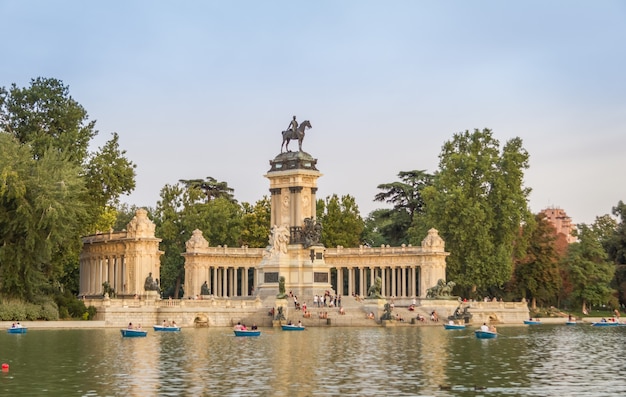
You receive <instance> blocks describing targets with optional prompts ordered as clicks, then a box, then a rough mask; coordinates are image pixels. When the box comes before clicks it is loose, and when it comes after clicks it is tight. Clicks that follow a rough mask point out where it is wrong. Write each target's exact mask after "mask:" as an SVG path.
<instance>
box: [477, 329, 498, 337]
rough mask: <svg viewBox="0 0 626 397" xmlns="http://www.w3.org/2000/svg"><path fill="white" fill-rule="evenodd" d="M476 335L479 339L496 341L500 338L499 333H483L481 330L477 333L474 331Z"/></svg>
mask: <svg viewBox="0 0 626 397" xmlns="http://www.w3.org/2000/svg"><path fill="white" fill-rule="evenodd" d="M474 333H475V334H476V337H477V338H478V339H494V338H496V337H497V336H498V334H497V333H495V332H491V331H481V330H479V329H477V330H476V331H474Z"/></svg>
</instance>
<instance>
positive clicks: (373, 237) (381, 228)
mask: <svg viewBox="0 0 626 397" xmlns="http://www.w3.org/2000/svg"><path fill="white" fill-rule="evenodd" d="M388 214H389V210H388V209H377V210H374V211H372V212H370V214H369V215H368V216H367V218H365V220H364V229H363V238H362V240H363V244H366V245H368V246H370V247H380V246H381V245H391V243H390V242H389V240H388V239H387V237H388V236H389V235H390V233H388V231H389V230H391V229H392V225H391V224H392V223H393V220H392V219H391V217H389V216H388Z"/></svg>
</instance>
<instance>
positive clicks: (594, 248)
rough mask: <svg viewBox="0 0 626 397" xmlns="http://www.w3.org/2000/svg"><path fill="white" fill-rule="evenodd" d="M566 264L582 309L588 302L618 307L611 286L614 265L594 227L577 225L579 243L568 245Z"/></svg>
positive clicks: (576, 297)
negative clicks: (609, 259)
mask: <svg viewBox="0 0 626 397" xmlns="http://www.w3.org/2000/svg"><path fill="white" fill-rule="evenodd" d="M564 266H565V268H566V269H567V271H568V273H569V275H570V280H571V281H572V283H573V286H574V288H573V296H574V299H575V300H576V301H577V302H578V303H579V304H581V305H582V310H583V312H584V311H586V309H587V305H589V304H590V305H601V304H607V303H608V304H611V305H614V306H616V304H617V302H616V300H615V298H614V297H613V293H614V292H615V291H614V290H613V289H611V287H610V283H611V280H612V279H613V275H614V272H615V267H614V266H613V264H612V263H611V262H610V261H608V257H607V254H606V252H605V251H604V249H603V247H602V244H601V243H600V240H599V238H598V235H597V234H596V232H594V230H593V229H592V228H591V227H589V226H587V225H585V224H584V223H583V224H580V225H578V242H575V243H572V244H570V245H569V249H568V252H567V256H566V258H565V259H564Z"/></svg>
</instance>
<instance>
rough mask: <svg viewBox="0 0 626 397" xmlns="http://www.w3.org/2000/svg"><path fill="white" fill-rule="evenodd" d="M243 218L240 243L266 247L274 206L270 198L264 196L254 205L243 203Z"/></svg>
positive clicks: (252, 246)
mask: <svg viewBox="0 0 626 397" xmlns="http://www.w3.org/2000/svg"><path fill="white" fill-rule="evenodd" d="M242 209H243V219H242V229H241V237H240V241H239V245H241V246H244V245H247V246H248V247H251V248H265V247H266V246H267V245H268V242H269V234H270V222H271V220H270V217H271V212H272V206H271V202H270V199H269V198H268V197H267V196H264V197H263V198H262V199H261V200H259V201H257V202H256V203H255V204H254V206H251V205H250V204H249V203H242Z"/></svg>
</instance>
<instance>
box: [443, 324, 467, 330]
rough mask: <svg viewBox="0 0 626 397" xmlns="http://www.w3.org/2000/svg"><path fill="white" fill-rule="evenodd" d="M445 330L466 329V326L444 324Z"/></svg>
mask: <svg viewBox="0 0 626 397" xmlns="http://www.w3.org/2000/svg"><path fill="white" fill-rule="evenodd" d="M443 328H444V329H465V324H444V325H443Z"/></svg>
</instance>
